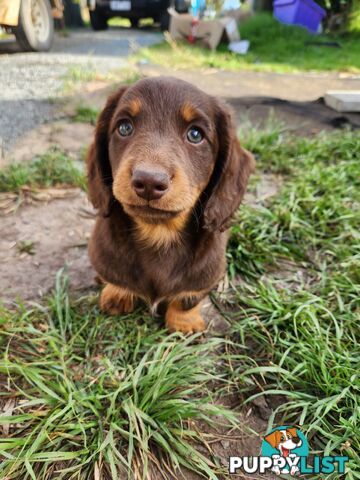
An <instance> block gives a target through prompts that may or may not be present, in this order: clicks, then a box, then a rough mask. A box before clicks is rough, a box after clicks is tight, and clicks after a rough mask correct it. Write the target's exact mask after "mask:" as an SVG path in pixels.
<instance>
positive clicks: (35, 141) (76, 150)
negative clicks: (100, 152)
mask: <svg viewBox="0 0 360 480" xmlns="http://www.w3.org/2000/svg"><path fill="white" fill-rule="evenodd" d="M93 131H94V127H93V126H92V125H89V124H87V123H71V122H69V121H65V120H63V121H58V122H54V123H48V124H45V125H41V126H39V127H37V128H34V129H33V130H31V131H29V132H28V133H26V134H24V135H23V136H22V137H21V138H20V139H19V140H18V141H17V142H16V143H15V144H14V146H13V148H12V149H11V150H10V151H9V152H8V153H6V154H5V155H4V158H3V159H2V162H1V163H0V166H3V165H5V164H9V163H12V162H26V161H30V160H32V159H33V158H34V157H36V156H39V155H42V154H44V153H46V152H47V151H48V150H50V148H52V147H57V148H59V149H60V150H62V151H63V152H65V153H67V154H68V155H69V156H70V157H72V158H74V159H78V158H79V157H80V156H81V153H82V151H83V150H85V149H86V147H87V145H88V144H89V143H90V140H91V138H92V135H93Z"/></svg>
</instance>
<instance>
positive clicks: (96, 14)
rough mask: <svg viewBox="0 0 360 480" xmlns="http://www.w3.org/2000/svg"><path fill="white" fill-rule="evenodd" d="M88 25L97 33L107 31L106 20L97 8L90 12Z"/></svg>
mask: <svg viewBox="0 0 360 480" xmlns="http://www.w3.org/2000/svg"><path fill="white" fill-rule="evenodd" d="M90 23H91V26H92V28H93V30H95V31H97V32H98V31H100V30H107V29H108V23H107V18H106V17H105V15H104V14H103V13H102V12H101V11H100V10H99V9H98V8H96V9H95V10H90Z"/></svg>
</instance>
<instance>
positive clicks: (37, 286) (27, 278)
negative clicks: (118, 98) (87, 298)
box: [0, 72, 360, 480]
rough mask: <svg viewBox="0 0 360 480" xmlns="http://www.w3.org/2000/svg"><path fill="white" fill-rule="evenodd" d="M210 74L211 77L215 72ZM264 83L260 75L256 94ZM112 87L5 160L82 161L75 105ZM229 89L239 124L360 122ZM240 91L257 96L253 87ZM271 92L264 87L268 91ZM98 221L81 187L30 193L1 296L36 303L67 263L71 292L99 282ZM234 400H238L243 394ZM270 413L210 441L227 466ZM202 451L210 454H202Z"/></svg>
mask: <svg viewBox="0 0 360 480" xmlns="http://www.w3.org/2000/svg"><path fill="white" fill-rule="evenodd" d="M150 73H151V72H150ZM175 74H177V72H175ZM187 77H188V78H187V79H188V80H190V81H191V80H193V81H195V77H194V76H193V77H191V75H190V74H187ZM207 78H211V75H209V76H208V77H207ZM221 78H222V77H221V75H220V76H218V77H217V80H215V77H214V78H213V79H212V80H211V82H209V83H208V88H206V90H207V91H209V93H214V94H218V89H219V88H220V87H219V82H221ZM202 81H203V80H202ZM263 81H264V80H263V79H262V78H260V80H259V85H258V87H259V88H258V90H257V92H258V93H259V91H260V90H261V85H262V82H263ZM200 83H201V82H200ZM197 84H199V82H197ZM113 88H114V87H113V86H109V85H105V84H102V83H100V82H98V83H96V82H93V83H92V84H89V85H88V86H87V87H86V88H84V89H83V90H82V91H81V92H78V94H77V95H76V97H74V98H70V99H67V100H66V101H64V102H62V103H61V104H59V107H58V108H59V109H61V115H60V117H61V119H60V120H57V121H55V122H50V123H47V124H44V125H40V126H37V127H36V128H34V129H32V130H30V131H29V132H27V133H25V134H24V135H22V136H21V138H20V139H18V141H17V142H15V144H14V146H13V148H12V149H11V151H10V152H9V153H7V155H6V157H5V158H4V159H3V163H9V162H10V161H14V160H16V161H27V160H29V159H31V158H33V157H34V156H35V155H39V154H41V153H44V152H46V151H47V150H48V149H49V148H50V147H51V146H54V145H56V146H57V147H59V148H60V149H62V150H64V151H65V152H67V153H68V154H69V155H71V156H72V157H73V158H74V159H78V158H79V157H80V156H81V154H82V153H83V151H84V149H85V148H86V147H87V146H88V145H89V143H90V141H91V137H92V134H93V127H92V126H90V125H88V124H82V123H74V122H72V120H71V118H72V116H73V115H74V109H75V108H76V105H77V104H80V103H82V104H86V105H90V106H93V107H98V108H100V107H101V106H102V105H103V104H104V102H105V99H106V97H107V96H108V94H109V92H110V91H111V90H112V89H113ZM276 88H278V87H276ZM253 90H254V88H253ZM228 92H229V88H228V86H226V85H223V88H222V90H221V91H220V93H221V95H222V96H223V97H224V98H225V99H227V100H228V101H229V103H230V104H231V105H232V107H233V108H234V111H235V116H236V120H237V123H238V125H241V124H242V123H243V122H244V121H245V120H246V119H250V120H251V121H252V122H255V123H258V124H260V125H261V124H263V123H264V121H265V119H266V118H267V117H268V116H269V114H270V112H273V113H274V114H275V116H276V117H277V118H279V119H280V120H282V121H283V122H284V123H285V124H286V125H287V126H291V128H292V129H293V130H294V131H297V132H298V133H299V134H303V135H313V134H316V133H318V132H319V131H320V130H323V129H325V130H332V129H335V128H339V127H342V126H344V125H348V126H350V127H351V128H357V127H360V116H359V115H346V116H343V115H339V114H338V113H336V112H333V111H332V110H330V109H328V108H327V107H326V106H325V105H324V104H323V102H322V101H321V100H316V98H317V97H313V98H302V99H300V98H296V99H294V98H292V96H294V95H293V94H291V95H290V94H289V98H287V99H284V98H279V97H274V96H271V97H265V96H260V95H259V94H257V96H233V95H232V96H231V97H229V95H228ZM243 93H246V94H247V95H253V94H254V93H253V91H251V92H248V91H246V92H243ZM266 93H267V92H263V95H265V94H266ZM273 93H274V92H273ZM316 94H317V93H316V92H315V95H316ZM300 100H301V101H300ZM58 117H59V115H58ZM280 185H281V178H278V177H275V176H270V175H269V176H262V177H261V178H260V179H259V182H258V183H257V185H256V188H255V191H254V192H252V193H251V194H248V195H247V197H246V201H247V202H257V201H259V200H260V199H264V198H267V197H269V196H271V195H274V194H275V193H276V192H277V191H278V189H279V187H280ZM0 204H1V198H0ZM94 220H95V212H94V210H93V209H92V206H91V205H90V204H89V202H88V200H87V198H86V195H85V193H84V192H81V191H80V190H78V189H69V190H67V191H62V192H60V193H59V195H56V193H54V191H49V192H40V194H39V195H38V199H37V200H34V199H30V197H29V198H28V199H27V201H24V203H23V204H22V205H20V206H19V207H18V208H17V210H16V211H15V212H14V213H12V214H8V215H3V216H0V231H1V236H0V265H1V269H0V286H1V292H0V297H1V300H2V301H4V302H5V303H7V304H10V305H11V303H12V302H14V301H16V299H17V298H21V299H22V300H24V301H31V300H33V301H39V299H41V298H42V297H44V296H45V295H46V294H48V292H49V291H50V290H51V289H52V288H53V285H54V279H55V274H56V272H57V271H58V270H59V269H60V268H62V267H64V266H66V267H67V269H68V275H69V279H70V284H71V288H72V292H73V293H74V294H76V291H78V290H81V291H84V290H87V289H91V288H94V287H96V282H95V279H94V278H95V272H94V271H93V269H92V267H91V265H90V262H89V259H88V256H87V241H88V238H89V235H90V232H91V229H92V227H93V224H94ZM25 244H27V245H29V244H30V245H31V248H30V249H24V248H23V247H22V246H23V245H25ZM203 308H204V314H205V317H206V318H207V320H208V321H209V323H210V324H211V331H221V332H224V330H226V329H227V328H228V326H227V325H226V322H225V321H224V320H223V318H222V317H221V316H220V315H219V314H218V313H217V311H216V309H215V308H214V306H212V304H211V302H210V301H209V300H207V301H206V302H205V305H204V307H203ZM233 400H234V401H235V403H238V404H239V403H240V399H233ZM236 400H237V401H236ZM270 413H271V409H270V408H269V406H268V405H267V404H266V402H265V400H261V401H260V400H259V401H257V402H256V403H253V404H251V405H248V406H246V407H245V408H243V409H242V411H241V412H240V414H239V415H240V417H239V418H240V419H241V424H242V427H244V428H242V431H243V433H242V434H241V435H239V433H238V432H236V433H235V434H232V435H230V436H228V437H227V436H226V435H225V434H224V435H222V434H218V435H217V438H216V440H215V441H214V442H213V443H212V445H211V446H212V448H213V449H214V451H215V452H216V454H217V455H218V457H219V458H220V459H221V461H222V462H223V463H224V465H227V462H228V457H229V456H230V455H244V454H246V455H257V454H258V453H259V449H260V444H261V436H260V435H261V434H262V433H264V431H265V430H266V426H267V419H268V417H269V415H270ZM245 426H246V427H249V428H251V429H252V430H253V431H254V432H258V433H259V435H257V436H255V435H252V436H250V435H249V433H246V432H248V430H247V429H246V428H245ZM212 433H213V432H212ZM203 453H205V454H206V452H205V451H204V452H203ZM186 478H189V479H190V480H191V479H195V478H198V477H197V476H195V475H193V474H190V473H189V474H186ZM237 478H246V477H240V476H238V477H237ZM252 478H254V479H255V478H262V477H256V476H252ZM267 478H271V477H269V476H268V477H267Z"/></svg>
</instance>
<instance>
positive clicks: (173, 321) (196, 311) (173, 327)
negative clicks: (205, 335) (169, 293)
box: [165, 292, 206, 333]
mask: <svg viewBox="0 0 360 480" xmlns="http://www.w3.org/2000/svg"><path fill="white" fill-rule="evenodd" d="M205 295H206V294H205V293H202V292H201V293H199V292H196V293H189V294H184V295H181V296H179V297H177V298H176V299H174V300H173V301H172V302H170V304H169V306H168V309H167V311H166V314H165V323H166V327H167V329H168V330H169V331H170V332H183V333H195V332H202V331H203V330H205V328H206V325H205V321H204V319H203V318H202V316H201V313H200V307H201V300H202V299H203V298H204V297H205Z"/></svg>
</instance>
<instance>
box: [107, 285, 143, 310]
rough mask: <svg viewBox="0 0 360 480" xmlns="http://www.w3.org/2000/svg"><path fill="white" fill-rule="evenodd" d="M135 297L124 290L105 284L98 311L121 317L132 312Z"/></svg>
mask: <svg viewBox="0 0 360 480" xmlns="http://www.w3.org/2000/svg"><path fill="white" fill-rule="evenodd" d="M134 303H135V296H134V294H133V293H131V292H130V291H129V290H126V289H125V288H121V287H117V286H116V285H113V284H112V283H107V284H106V285H105V287H104V288H103V291H102V292H101V295H100V301H99V306H100V310H101V311H103V312H106V313H109V314H110V315H121V314H123V313H130V312H132V311H133V310H134Z"/></svg>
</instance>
